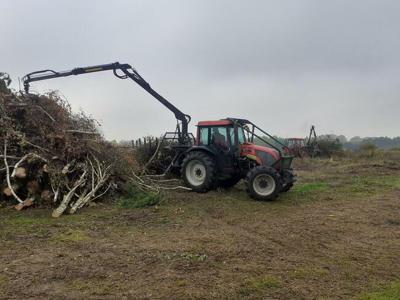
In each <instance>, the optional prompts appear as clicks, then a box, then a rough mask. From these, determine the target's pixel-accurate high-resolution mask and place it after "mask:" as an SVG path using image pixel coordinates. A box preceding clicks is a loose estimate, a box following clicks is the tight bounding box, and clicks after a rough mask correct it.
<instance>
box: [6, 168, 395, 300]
mask: <svg viewBox="0 0 400 300" xmlns="http://www.w3.org/2000/svg"><path fill="white" fill-rule="evenodd" d="M313 164H316V165H317V164H321V165H324V166H325V168H324V169H323V170H322V169H321V168H318V167H316V166H313V167H312V171H306V170H304V171H301V174H300V177H299V183H298V185H297V186H296V187H295V188H294V189H293V191H290V192H289V193H286V194H284V195H281V196H280V197H279V199H278V200H277V201H275V202H256V201H253V200H250V199H249V198H248V197H247V195H246V192H245V190H244V187H243V186H242V185H241V184H239V185H238V186H237V187H235V188H233V189H231V190H229V191H224V192H222V191H215V192H211V193H208V194H193V193H187V192H174V193H169V194H167V195H165V196H164V199H163V202H162V204H161V205H160V206H157V207H152V208H149V209H121V208H117V207H115V206H113V205H112V204H108V205H100V206H97V207H94V208H87V209H84V210H83V211H82V213H81V214H79V215H74V216H65V217H64V218H61V219H59V220H52V219H51V218H48V216H47V214H46V212H45V211H41V210H40V209H38V210H35V211H33V210H32V211H29V210H27V211H25V212H22V213H17V212H14V211H12V210H9V209H1V210H0V214H1V215H2V218H1V220H0V222H1V224H0V240H1V243H0V274H1V277H0V298H7V299H21V298H24V299H25V298H26V299H29V298H35V299H38V298H39V299H40V298H57V299H58V298H59V299H110V298H118V299H124V298H125V299H132V298H135V299H188V298H193V299H316V298H324V299H326V298H343V299H347V298H350V297H352V296H355V295H359V294H360V293H363V292H364V291H366V290H370V289H371V287H372V286H374V285H375V284H376V283H377V282H390V281H394V280H396V279H398V274H399V272H400V258H399V255H398V253H400V226H399V225H398V224H400V223H399V222H400V219H399V215H400V214H399V213H400V203H399V201H398V199H399V198H400V191H399V190H398V188H399V186H398V184H399V183H398V181H397V180H396V178H399V175H400V172H397V171H396V170H390V171H388V172H389V173H387V174H385V175H377V174H376V173H375V172H374V171H372V170H375V169H376V168H375V167H371V168H370V169H369V170H370V171H367V173H366V174H364V175H363V174H358V175H357V176H358V177H359V178H361V179H360V180H352V179H351V178H349V176H348V174H346V172H345V171H343V169H346V167H345V166H344V165H343V164H340V163H337V164H336V163H334V164H332V163H331V162H327V161H318V162H316V163H313ZM367 169H368V168H367ZM363 172H364V171H363ZM396 172H397V173H396ZM316 174H320V175H321V176H316ZM371 185H372V187H371Z"/></svg>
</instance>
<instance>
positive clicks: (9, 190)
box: [3, 184, 19, 197]
mask: <svg viewBox="0 0 400 300" xmlns="http://www.w3.org/2000/svg"><path fill="white" fill-rule="evenodd" d="M11 188H12V189H13V190H14V191H17V190H18V189H19V185H17V184H13V185H12V186H11ZM3 194H4V195H6V196H7V197H11V196H13V193H12V190H11V189H10V188H9V187H8V186H7V187H5V188H4V189H3Z"/></svg>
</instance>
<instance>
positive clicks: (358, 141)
mask: <svg viewBox="0 0 400 300" xmlns="http://www.w3.org/2000/svg"><path fill="white" fill-rule="evenodd" d="M318 139H323V140H338V141H339V142H340V143H341V144H342V145H343V149H346V150H358V149H360V148H362V147H364V145H374V146H376V147H377V148H379V149H386V150H387V149H393V148H400V136H398V137H394V138H390V137H383V136H382V137H365V138H361V137H359V136H355V137H352V138H351V139H349V140H347V138H346V137H345V136H344V135H334V134H329V135H319V136H318Z"/></svg>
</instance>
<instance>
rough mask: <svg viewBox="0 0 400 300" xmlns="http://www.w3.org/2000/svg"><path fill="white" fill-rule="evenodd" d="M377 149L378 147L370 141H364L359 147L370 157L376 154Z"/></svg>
mask: <svg viewBox="0 0 400 300" xmlns="http://www.w3.org/2000/svg"><path fill="white" fill-rule="evenodd" d="M377 150H378V147H377V146H376V145H375V144H373V143H370V142H364V143H362V144H361V145H360V148H359V151H360V152H361V153H362V154H364V155H366V156H368V157H372V156H374V155H375V154H376V152H377Z"/></svg>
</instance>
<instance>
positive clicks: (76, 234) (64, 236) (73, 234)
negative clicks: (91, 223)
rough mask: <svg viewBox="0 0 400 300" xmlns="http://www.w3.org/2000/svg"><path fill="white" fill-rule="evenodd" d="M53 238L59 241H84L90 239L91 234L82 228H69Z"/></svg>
mask: <svg viewBox="0 0 400 300" xmlns="http://www.w3.org/2000/svg"><path fill="white" fill-rule="evenodd" d="M53 240H55V241H59V242H83V241H86V240H89V236H88V235H87V234H86V233H85V232H84V231H81V230H68V231H67V232H65V233H61V234H59V235H57V236H55V237H54V238H53Z"/></svg>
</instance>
